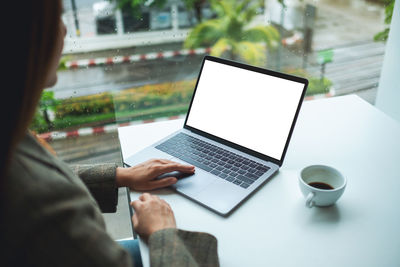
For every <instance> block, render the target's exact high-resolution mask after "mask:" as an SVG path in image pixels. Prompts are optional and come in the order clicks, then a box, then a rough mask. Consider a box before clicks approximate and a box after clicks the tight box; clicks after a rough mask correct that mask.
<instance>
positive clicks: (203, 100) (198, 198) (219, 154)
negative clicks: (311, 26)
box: [124, 56, 308, 216]
mask: <svg viewBox="0 0 400 267" xmlns="http://www.w3.org/2000/svg"><path fill="white" fill-rule="evenodd" d="M307 85H308V81H307V79H304V78H301V77H297V76H292V75H287V74H283V73H279V72H275V71H271V70H267V69H263V68H259V67H255V66H251V65H247V64H243V63H239V62H236V61H231V60H226V59H222V58H217V57H212V56H205V57H204V58H203V61H202V64H201V68H200V72H199V75H198V78H197V83H196V86H195V89H194V93H193V96H192V99H191V103H190V106H189V110H188V113H187V115H186V119H185V122H184V125H183V127H182V128H181V129H179V130H178V131H176V132H174V133H173V134H171V135H169V136H167V137H165V138H163V139H162V140H160V141H158V142H156V143H154V144H153V145H151V146H149V147H147V148H145V149H143V150H141V151H139V152H138V153H136V154H134V155H132V156H130V157H128V158H126V159H124V163H125V165H126V166H134V165H136V164H139V163H141V162H143V161H146V160H148V159H150V158H164V159H169V160H172V161H176V162H179V163H183V164H191V165H194V166H195V167H196V170H195V173H194V174H193V175H189V176H188V175H187V174H183V173H179V172H174V173H169V174H166V175H163V176H161V177H158V178H160V179H161V178H162V177H166V176H171V175H173V176H176V177H177V178H178V182H177V183H176V184H174V185H172V186H171V188H172V189H173V190H175V191H176V192H178V193H179V194H182V195H183V196H185V197H187V198H189V199H191V200H193V201H195V202H196V203H198V204H200V205H202V206H204V207H206V208H208V209H210V210H212V211H214V212H216V213H217V214H219V215H222V216H228V215H229V214H231V213H232V212H233V210H235V209H236V208H237V207H238V206H239V204H241V203H242V202H244V200H245V199H247V198H248V197H249V196H250V195H251V194H252V193H253V192H255V190H257V189H258V188H259V187H260V186H261V185H263V184H264V183H265V182H266V181H267V180H268V179H270V178H271V177H272V176H273V175H274V174H275V173H276V172H277V171H278V170H279V168H280V167H281V166H282V164H283V160H284V157H285V154H286V151H287V148H288V145H289V141H290V138H291V135H292V133H293V129H294V127H295V123H296V119H297V116H298V114H299V111H300V107H301V105H302V102H303V98H304V95H305V92H306V88H307Z"/></svg>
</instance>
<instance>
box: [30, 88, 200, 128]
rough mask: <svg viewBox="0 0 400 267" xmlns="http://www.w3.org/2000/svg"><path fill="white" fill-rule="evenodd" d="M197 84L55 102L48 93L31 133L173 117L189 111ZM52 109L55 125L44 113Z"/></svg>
mask: <svg viewBox="0 0 400 267" xmlns="http://www.w3.org/2000/svg"><path fill="white" fill-rule="evenodd" d="M195 82H196V81H195V80H189V81H180V82H173V83H162V84H154V85H145V86H141V87H135V88H131V89H126V90H123V91H118V92H116V93H114V94H113V93H110V92H105V93H101V94H97V95H90V96H81V97H74V98H68V99H63V100H55V99H54V93H53V92H50V91H44V92H43V94H42V97H41V101H40V104H39V108H38V110H37V113H36V115H35V118H34V120H33V122H32V125H31V129H32V130H35V131H36V132H39V133H40V132H45V131H48V130H50V129H52V130H60V129H63V128H67V127H72V126H80V127H82V126H83V125H87V124H97V125H99V124H104V123H106V122H108V123H110V122H113V121H115V118H118V119H121V118H122V119H125V120H134V119H145V118H154V117H157V116H172V115H177V114H182V113H185V111H187V108H188V105H189V101H190V99H191V97H192V94H193V88H194V86H195ZM46 109H52V110H53V111H54V112H55V115H56V117H55V119H54V121H52V122H51V124H50V123H49V122H48V121H46V118H45V117H44V112H43V111H44V110H46Z"/></svg>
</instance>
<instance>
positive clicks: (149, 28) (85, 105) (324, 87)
mask: <svg viewBox="0 0 400 267" xmlns="http://www.w3.org/2000/svg"><path fill="white" fill-rule="evenodd" d="M393 3H394V0H339V1H338V0H335V1H334V0H319V1H307V0H303V1H300V0H279V1H278V0H265V1H264V0H252V1H241V0H238V1H234V0H219V1H217V0H141V1H137V0H107V1H101V0H63V4H64V13H63V21H64V23H65V25H66V27H67V31H68V33H67V36H66V38H65V47H64V51H63V57H62V60H61V64H60V69H59V71H58V82H57V84H56V85H55V86H54V87H52V88H47V89H46V90H45V91H44V93H43V95H42V99H41V102H40V105H39V107H38V112H37V115H36V117H35V120H34V122H33V124H32V129H34V130H35V131H36V132H38V133H40V134H42V136H43V137H45V138H47V139H48V140H49V142H51V144H52V145H53V146H54V147H55V148H56V150H57V152H58V154H59V156H60V157H62V158H63V159H65V160H67V161H69V162H71V163H76V162H99V161H113V162H114V161H116V160H115V159H116V158H118V157H119V155H120V153H119V145H118V138H117V132H116V129H117V127H119V126H121V125H129V124H134V123H146V122H151V121H158V120H168V119H176V118H183V116H184V115H185V113H186V112H187V108H188V105H189V102H190V99H191V96H192V93H193V89H194V86H195V82H196V78H197V75H198V72H199V66H200V63H201V60H202V58H203V56H204V55H206V54H211V55H215V56H218V57H223V58H227V59H232V60H236V61H240V62H244V63H247V64H251V65H256V66H260V67H264V68H268V69H271V70H275V71H280V72H284V73H289V74H294V75H298V76H302V77H306V78H308V79H309V81H310V85H309V88H308V90H307V97H306V101H308V100H310V99H315V98H321V97H335V96H339V95H346V94H357V95H359V96H360V97H362V98H363V99H365V100H366V101H368V102H370V103H372V104H373V103H374V102H375V96H376V90H377V86H378V81H379V77H380V71H381V66H382V61H383V56H384V53H385V38H386V37H387V33H388V31H389V28H390V14H391V11H390V9H391V8H393ZM99 144H101V145H99Z"/></svg>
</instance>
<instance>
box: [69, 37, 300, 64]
mask: <svg viewBox="0 0 400 267" xmlns="http://www.w3.org/2000/svg"><path fill="white" fill-rule="evenodd" d="M301 40H302V36H301V34H299V33H297V32H296V33H295V34H294V35H293V36H291V37H288V38H286V39H283V40H282V44H283V45H284V46H288V45H293V44H296V43H298V42H300V41H301ZM210 53H211V48H210V47H201V48H197V49H183V50H176V51H164V52H158V53H155V52H152V53H147V54H134V55H130V56H115V57H99V58H94V59H79V60H72V61H67V62H66V63H65V66H66V67H67V69H77V68H87V67H94V66H101V65H112V64H120V63H131V62H139V61H144V60H154V59H162V58H171V57H176V56H187V55H202V54H210Z"/></svg>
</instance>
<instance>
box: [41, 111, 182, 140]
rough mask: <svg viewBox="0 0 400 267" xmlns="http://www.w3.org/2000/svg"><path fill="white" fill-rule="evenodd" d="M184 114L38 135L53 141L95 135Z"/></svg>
mask: <svg viewBox="0 0 400 267" xmlns="http://www.w3.org/2000/svg"><path fill="white" fill-rule="evenodd" d="M185 117H186V116H185V115H180V116H172V117H165V118H157V119H150V120H139V121H131V122H124V123H114V124H108V125H104V126H98V127H86V128H80V129H77V130H73V131H68V132H62V131H54V132H48V133H42V134H39V137H41V138H43V139H45V140H46V141H54V140H60V139H65V138H71V137H79V136H88V135H95V134H102V133H113V132H116V131H117V130H118V128H119V127H123V126H129V125H137V124H143V123H151V122H158V121H167V120H175V119H183V118H185Z"/></svg>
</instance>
